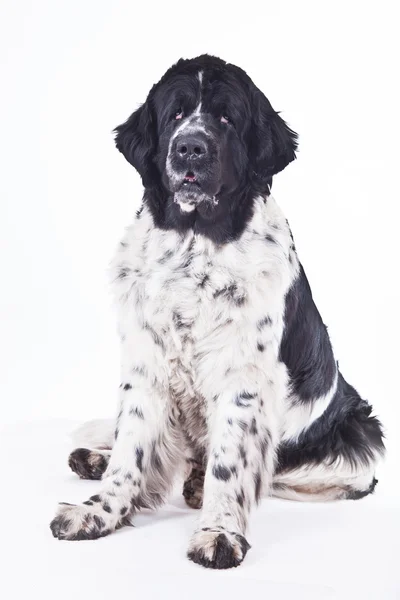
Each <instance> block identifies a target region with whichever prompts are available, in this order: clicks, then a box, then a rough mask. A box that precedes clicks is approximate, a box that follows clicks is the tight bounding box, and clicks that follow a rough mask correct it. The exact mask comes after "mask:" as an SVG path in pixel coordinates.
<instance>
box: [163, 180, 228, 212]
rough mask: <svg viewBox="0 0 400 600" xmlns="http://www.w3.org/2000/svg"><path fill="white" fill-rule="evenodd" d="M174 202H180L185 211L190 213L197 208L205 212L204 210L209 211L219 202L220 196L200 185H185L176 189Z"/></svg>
mask: <svg viewBox="0 0 400 600" xmlns="http://www.w3.org/2000/svg"><path fill="white" fill-rule="evenodd" d="M174 202H175V203H176V204H178V206H179V208H180V209H181V211H182V212H184V213H190V212H193V211H195V210H196V209H198V210H199V212H203V211H204V210H205V211H206V212H208V211H209V210H210V209H211V208H212V207H214V206H216V205H217V204H218V198H217V196H216V195H212V194H210V193H207V192H205V191H204V190H202V188H201V187H199V186H195V185H190V186H186V185H183V186H181V187H180V188H179V189H178V190H176V191H174Z"/></svg>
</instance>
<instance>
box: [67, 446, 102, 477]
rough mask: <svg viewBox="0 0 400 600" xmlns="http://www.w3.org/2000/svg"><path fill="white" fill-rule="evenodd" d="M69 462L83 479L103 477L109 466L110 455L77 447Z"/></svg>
mask: <svg viewBox="0 0 400 600" xmlns="http://www.w3.org/2000/svg"><path fill="white" fill-rule="evenodd" d="M68 464H69V466H70V468H71V469H72V471H74V473H76V474H77V475H79V477H80V478H81V479H101V477H102V475H103V473H104V471H105V470H106V468H107V464H108V457H107V456H105V455H104V454H102V453H101V452H95V451H92V450H88V449H87V448H77V449H76V450H74V451H73V452H71V454H70V455H69V458H68Z"/></svg>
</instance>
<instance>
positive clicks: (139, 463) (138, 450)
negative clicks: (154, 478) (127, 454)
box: [135, 446, 143, 473]
mask: <svg viewBox="0 0 400 600" xmlns="http://www.w3.org/2000/svg"><path fill="white" fill-rule="evenodd" d="M135 453H136V466H137V468H138V469H139V471H140V472H141V473H142V471H143V448H141V447H140V446H138V447H137V448H136V451H135Z"/></svg>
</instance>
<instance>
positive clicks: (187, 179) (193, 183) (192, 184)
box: [181, 171, 201, 191]
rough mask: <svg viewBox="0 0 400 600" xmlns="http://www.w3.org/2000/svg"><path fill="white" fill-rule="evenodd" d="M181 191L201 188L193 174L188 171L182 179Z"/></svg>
mask: <svg viewBox="0 0 400 600" xmlns="http://www.w3.org/2000/svg"><path fill="white" fill-rule="evenodd" d="M181 187H182V188H183V189H185V188H186V189H187V190H193V191H194V190H195V189H196V187H197V188H199V189H200V188H201V185H200V183H199V181H198V179H197V176H196V175H195V174H194V173H193V171H188V172H187V173H186V175H185V176H184V178H183V181H182V186H181Z"/></svg>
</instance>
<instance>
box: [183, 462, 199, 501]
mask: <svg viewBox="0 0 400 600" xmlns="http://www.w3.org/2000/svg"><path fill="white" fill-rule="evenodd" d="M203 488H204V469H200V468H199V469H197V468H194V469H192V471H191V473H190V475H189V477H188V478H187V479H186V481H185V483H184V484H183V492H182V494H183V497H184V498H185V502H186V504H187V505H188V506H190V508H201V507H202V505H203Z"/></svg>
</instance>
